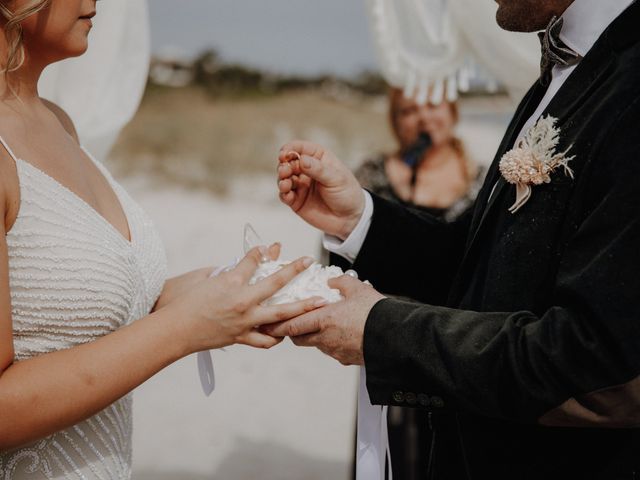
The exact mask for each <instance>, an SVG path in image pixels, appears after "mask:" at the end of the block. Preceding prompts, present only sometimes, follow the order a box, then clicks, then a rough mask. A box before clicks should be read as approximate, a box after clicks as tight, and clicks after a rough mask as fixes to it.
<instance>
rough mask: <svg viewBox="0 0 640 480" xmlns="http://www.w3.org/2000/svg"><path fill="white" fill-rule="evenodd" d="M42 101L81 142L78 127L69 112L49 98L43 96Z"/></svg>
mask: <svg viewBox="0 0 640 480" xmlns="http://www.w3.org/2000/svg"><path fill="white" fill-rule="evenodd" d="M42 102H43V103H44V105H45V106H46V107H47V108H48V109H49V110H51V112H53V114H54V115H55V116H56V117H57V118H58V121H59V122H60V123H61V124H62V126H63V127H64V129H65V130H66V131H67V133H68V134H69V135H71V136H72V137H73V138H74V139H75V140H76V141H77V142H78V143H79V142H80V140H79V139H78V132H77V131H76V127H75V125H74V124H73V120H71V117H70V116H69V114H68V113H67V112H65V111H64V110H63V109H62V107H60V106H59V105H57V104H55V103H53V102H51V101H49V100H47V99H46V98H42Z"/></svg>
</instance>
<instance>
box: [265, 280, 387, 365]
mask: <svg viewBox="0 0 640 480" xmlns="http://www.w3.org/2000/svg"><path fill="white" fill-rule="evenodd" d="M329 286H330V287H331V288H337V289H339V290H340V292H341V293H342V295H343V296H344V297H345V299H344V300H343V301H341V302H338V303H334V304H331V305H328V306H326V307H322V308H319V309H317V310H314V311H313V312H310V313H306V314H304V315H301V316H299V317H297V318H294V319H293V320H289V321H287V322H283V323H281V324H278V325H275V326H269V327H266V329H265V331H264V333H267V334H269V335H272V336H274V337H283V336H289V337H291V340H292V341H293V343H295V344H296V345H298V346H299V347H317V348H318V349H319V350H321V351H322V352H323V353H325V354H327V355H329V356H330V357H333V358H335V359H336V360H338V361H339V362H340V363H342V364H343V365H364V355H363V351H362V343H363V338H364V326H365V323H366V322H367V317H368V316H369V312H370V311H371V309H372V308H373V306H374V305H375V304H376V303H378V302H379V301H380V300H382V299H384V298H385V297H384V295H382V294H381V293H379V292H377V291H376V290H374V289H373V287H371V286H370V285H367V284H365V283H362V282H360V281H359V280H356V279H355V278H353V277H350V276H348V275H344V276H342V277H340V278H336V279H333V280H331V281H330V282H329Z"/></svg>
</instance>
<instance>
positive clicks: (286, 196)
mask: <svg viewBox="0 0 640 480" xmlns="http://www.w3.org/2000/svg"><path fill="white" fill-rule="evenodd" d="M280 200H281V201H282V203H284V204H285V205H287V206H289V207H291V206H292V205H293V204H294V202H295V201H296V193H295V192H293V191H291V192H287V193H281V194H280Z"/></svg>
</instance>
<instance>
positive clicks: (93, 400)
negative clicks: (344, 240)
mask: <svg viewBox="0 0 640 480" xmlns="http://www.w3.org/2000/svg"><path fill="white" fill-rule="evenodd" d="M95 9H96V0H12V1H3V2H1V3H0V29H1V30H2V35H0V63H2V66H3V69H4V71H3V73H2V74H0V118H1V119H2V120H1V121H0V143H1V146H0V213H1V214H2V218H3V219H4V221H3V222H0V229H2V230H3V231H2V235H0V477H2V479H42V478H47V479H57V478H83V479H94V478H95V479H127V478H130V472H131V400H130V395H129V393H130V392H131V391H132V390H133V389H134V388H136V387H137V386H138V385H140V384H141V383H142V382H144V381H145V380H147V379H148V378H149V377H151V376H152V375H154V374H155V373H157V372H158V371H159V370H161V369H162V368H164V367H166V366H167V365H169V364H171V363H172V362H174V361H176V360H178V359H179V358H181V357H184V356H186V355H189V354H191V353H194V352H198V351H201V350H206V349H212V348H220V347H224V346H226V345H231V344H234V343H242V344H246V345H251V346H253V347H258V348H270V347H272V346H274V345H275V344H277V343H278V341H279V340H277V339H274V338H272V337H269V336H267V335H264V334H262V333H260V331H259V330H258V329H256V327H258V326H261V325H264V324H268V323H273V322H276V321H282V320H283V319H288V318H292V317H295V316H298V315H299V314H301V313H304V312H305V311H309V310H312V309H314V308H317V307H318V306H321V305H322V302H321V301H319V299H317V298H312V299H309V300H305V301H302V302H296V303H291V304H288V305H280V306H262V305H261V302H262V301H263V300H265V299H267V298H269V297H270V296H271V295H273V294H274V293H275V292H276V291H277V290H279V289H280V288H281V287H282V286H283V285H284V284H286V283H287V282H288V281H289V280H291V279H292V278H293V277H294V276H295V275H297V274H298V273H300V272H301V271H303V270H304V269H305V268H307V267H308V266H309V265H310V263H311V259H308V258H302V259H299V260H297V261H296V262H293V263H291V264H290V265H289V266H287V267H286V268H284V269H282V270H280V271H279V272H278V273H275V274H273V275H272V276H270V277H268V278H266V279H265V280H263V281H261V282H259V283H257V284H255V285H252V286H251V285H249V279H250V278H251V277H252V275H253V273H254V272H255V270H256V268H257V267H258V265H259V263H260V262H261V261H264V259H265V257H266V258H270V259H276V258H277V257H278V255H279V246H278V245H272V246H271V247H270V248H268V249H267V248H265V247H261V248H258V249H254V250H252V251H251V252H250V253H249V254H248V255H247V256H246V257H245V258H244V259H243V260H242V261H241V262H240V263H239V264H238V266H237V267H236V268H235V269H233V270H231V271H229V272H227V273H223V274H222V275H220V276H218V277H215V278H209V275H210V273H211V271H212V269H211V268H204V269H201V270H197V271H194V272H190V273H187V274H185V275H182V276H180V277H176V278H172V279H169V280H166V281H165V269H166V268H165V265H166V261H165V257H164V251H163V249H162V245H161V243H160V240H159V238H158V235H157V233H156V231H155V230H154V228H153V226H152V224H151V222H150V220H149V219H148V217H147V216H146V215H145V213H144V212H143V211H142V210H141V209H140V207H139V206H138V205H137V204H136V203H135V202H134V201H133V200H132V199H131V198H130V197H129V196H128V195H127V193H126V192H125V191H124V190H123V189H122V187H120V185H118V184H117V183H116V182H115V181H114V180H113V178H112V177H111V175H110V174H109V172H107V171H106V169H105V168H104V167H103V166H102V165H101V164H100V163H98V162H96V161H95V160H94V159H93V157H92V156H91V154H89V152H87V151H86V150H85V149H84V148H83V147H82V146H81V145H80V143H79V140H78V138H77V135H76V132H75V129H74V126H73V124H72V122H71V121H70V119H69V117H68V116H67V115H66V114H65V112H63V111H62V110H61V109H60V108H59V107H57V106H56V105H54V104H52V103H49V102H46V101H44V100H43V99H41V98H40V97H39V96H38V91H37V84H38V79H39V77H40V74H41V73H42V70H43V69H44V68H45V67H46V66H47V65H49V64H51V63H53V62H56V61H59V60H62V59H64V58H68V57H73V56H77V55H80V54H82V53H83V52H84V51H85V50H86V49H87V37H88V34H89V31H90V30H91V27H92V20H91V18H92V17H93V16H94V15H95Z"/></svg>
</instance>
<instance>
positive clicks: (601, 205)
mask: <svg viewBox="0 0 640 480" xmlns="http://www.w3.org/2000/svg"><path fill="white" fill-rule="evenodd" d="M497 3H498V5H499V9H498V15H497V20H498V23H499V25H500V26H501V27H502V28H505V29H507V30H512V31H522V32H534V31H539V30H542V31H543V32H542V34H541V40H542V47H543V53H542V66H541V75H540V78H539V80H538V81H537V82H536V83H535V84H534V85H533V86H532V88H531V89H530V90H529V92H528V93H527V94H526V96H525V98H524V99H523V100H522V102H521V104H520V106H519V107H518V110H517V112H516V114H515V116H514V118H513V120H512V122H511V124H510V125H509V127H508V130H507V132H506V134H505V137H504V140H503V142H502V144H501V145H500V147H499V151H498V152H497V155H496V157H495V160H494V162H493V164H492V166H491V168H490V170H489V172H488V175H487V179H486V181H485V183H484V186H483V188H482V190H481V192H480V194H479V196H478V199H477V201H476V203H475V206H474V208H473V210H472V211H471V212H470V214H468V215H466V216H463V217H461V218H460V219H459V220H457V221H456V222H454V223H449V224H447V223H442V222H440V221H438V220H437V219H436V218H434V217H433V216H431V215H429V214H426V213H418V212H415V211H411V210H407V209H405V208H403V207H402V206H398V205H396V204H393V203H390V202H387V201H385V200H383V199H381V198H379V197H377V196H376V195H375V194H371V193H369V192H366V191H363V190H362V189H361V187H360V185H359V184H358V182H357V180H356V179H355V177H354V176H353V175H352V174H351V173H350V172H349V170H348V169H347V168H346V167H345V166H344V165H343V164H342V163H341V162H340V161H339V160H338V159H337V158H336V157H335V156H334V155H333V154H332V153H331V152H329V151H328V150H326V149H324V148H323V147H322V146H320V145H316V144H313V143H309V142H303V141H294V142H291V143H289V144H287V145H285V146H284V147H283V148H282V150H281V153H280V158H279V161H280V167H279V179H280V181H279V191H280V196H281V199H282V201H283V202H284V203H285V204H287V205H288V206H290V207H291V208H292V210H293V211H295V212H296V213H297V214H298V215H299V216H301V217H302V218H303V219H304V220H306V221H307V222H308V223H310V224H311V225H313V226H314V227H316V228H318V229H320V230H322V231H323V232H324V233H325V245H326V246H327V248H329V249H330V250H331V251H333V252H334V253H336V254H339V255H341V256H343V257H344V258H345V259H347V260H349V261H350V262H352V263H353V266H354V269H355V270H357V271H358V273H359V274H360V278H361V279H367V280H370V282H371V283H372V284H373V285H374V286H375V287H376V289H377V290H376V289H374V288H372V287H370V286H368V285H366V284H364V283H361V282H360V281H358V280H355V279H353V278H351V277H342V278H340V279H338V280H336V281H334V282H332V285H333V286H334V287H336V288H339V289H340V290H341V291H342V293H343V295H344V297H345V299H346V300H345V301H343V302H340V303H338V304H334V305H330V306H327V307H324V308H323V309H320V310H318V311H316V312H313V313H310V314H306V315H303V316H301V317H299V318H297V319H295V320H293V321H290V322H287V323H284V324H282V325H280V326H278V327H277V328H274V329H272V330H271V333H272V334H274V335H283V336H284V335H288V336H291V337H292V338H293V341H294V342H295V343H296V344H297V345H300V346H313V347H317V348H319V349H320V350H322V351H323V352H325V353H327V354H328V355H331V356H332V357H334V358H336V359H337V360H339V361H340V362H341V363H343V364H347V365H362V366H364V367H365V368H366V382H367V390H368V394H369V398H370V400H371V402H372V403H374V404H378V405H400V406H408V407H413V408H420V409H424V410H426V411H427V412H429V414H430V418H431V422H430V424H429V428H431V429H432V430H433V431H434V432H435V438H436V442H435V444H434V447H433V448H432V450H431V452H430V454H429V465H430V472H429V475H430V477H431V478H435V479H484V478H491V479H505V480H506V479H509V480H511V479H516V478H517V479H567V478H572V479H573V478H580V479H603V480H604V479H607V480H609V479H623V478H625V479H633V478H638V475H639V474H640V430H639V429H638V427H639V426H640V376H639V375H640V348H638V342H637V339H638V338H640V322H639V320H638V319H639V318H640V297H639V296H638V291H640V277H639V276H638V271H640V254H639V253H638V248H637V243H638V240H639V239H640V189H638V188H637V182H638V178H640V161H639V157H640V137H639V136H638V134H637V127H638V125H639V124H640V32H639V31H638V28H637V26H638V25H639V24H640V4H639V3H638V2H632V1H631V0H618V1H610V2H602V1H600V0H543V1H540V0H498V2H497ZM291 152H294V153H293V154H292V153H291ZM299 156H301V159H300V160H299V161H297V160H296V159H297V158H299ZM425 246H429V247H430V248H425ZM378 290H379V291H383V292H388V293H391V294H398V295H404V296H409V297H412V298H416V299H419V300H420V302H413V301H400V300H397V299H391V298H385V296H384V295H382V294H381V293H379V292H378ZM425 454H426V453H425Z"/></svg>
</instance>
